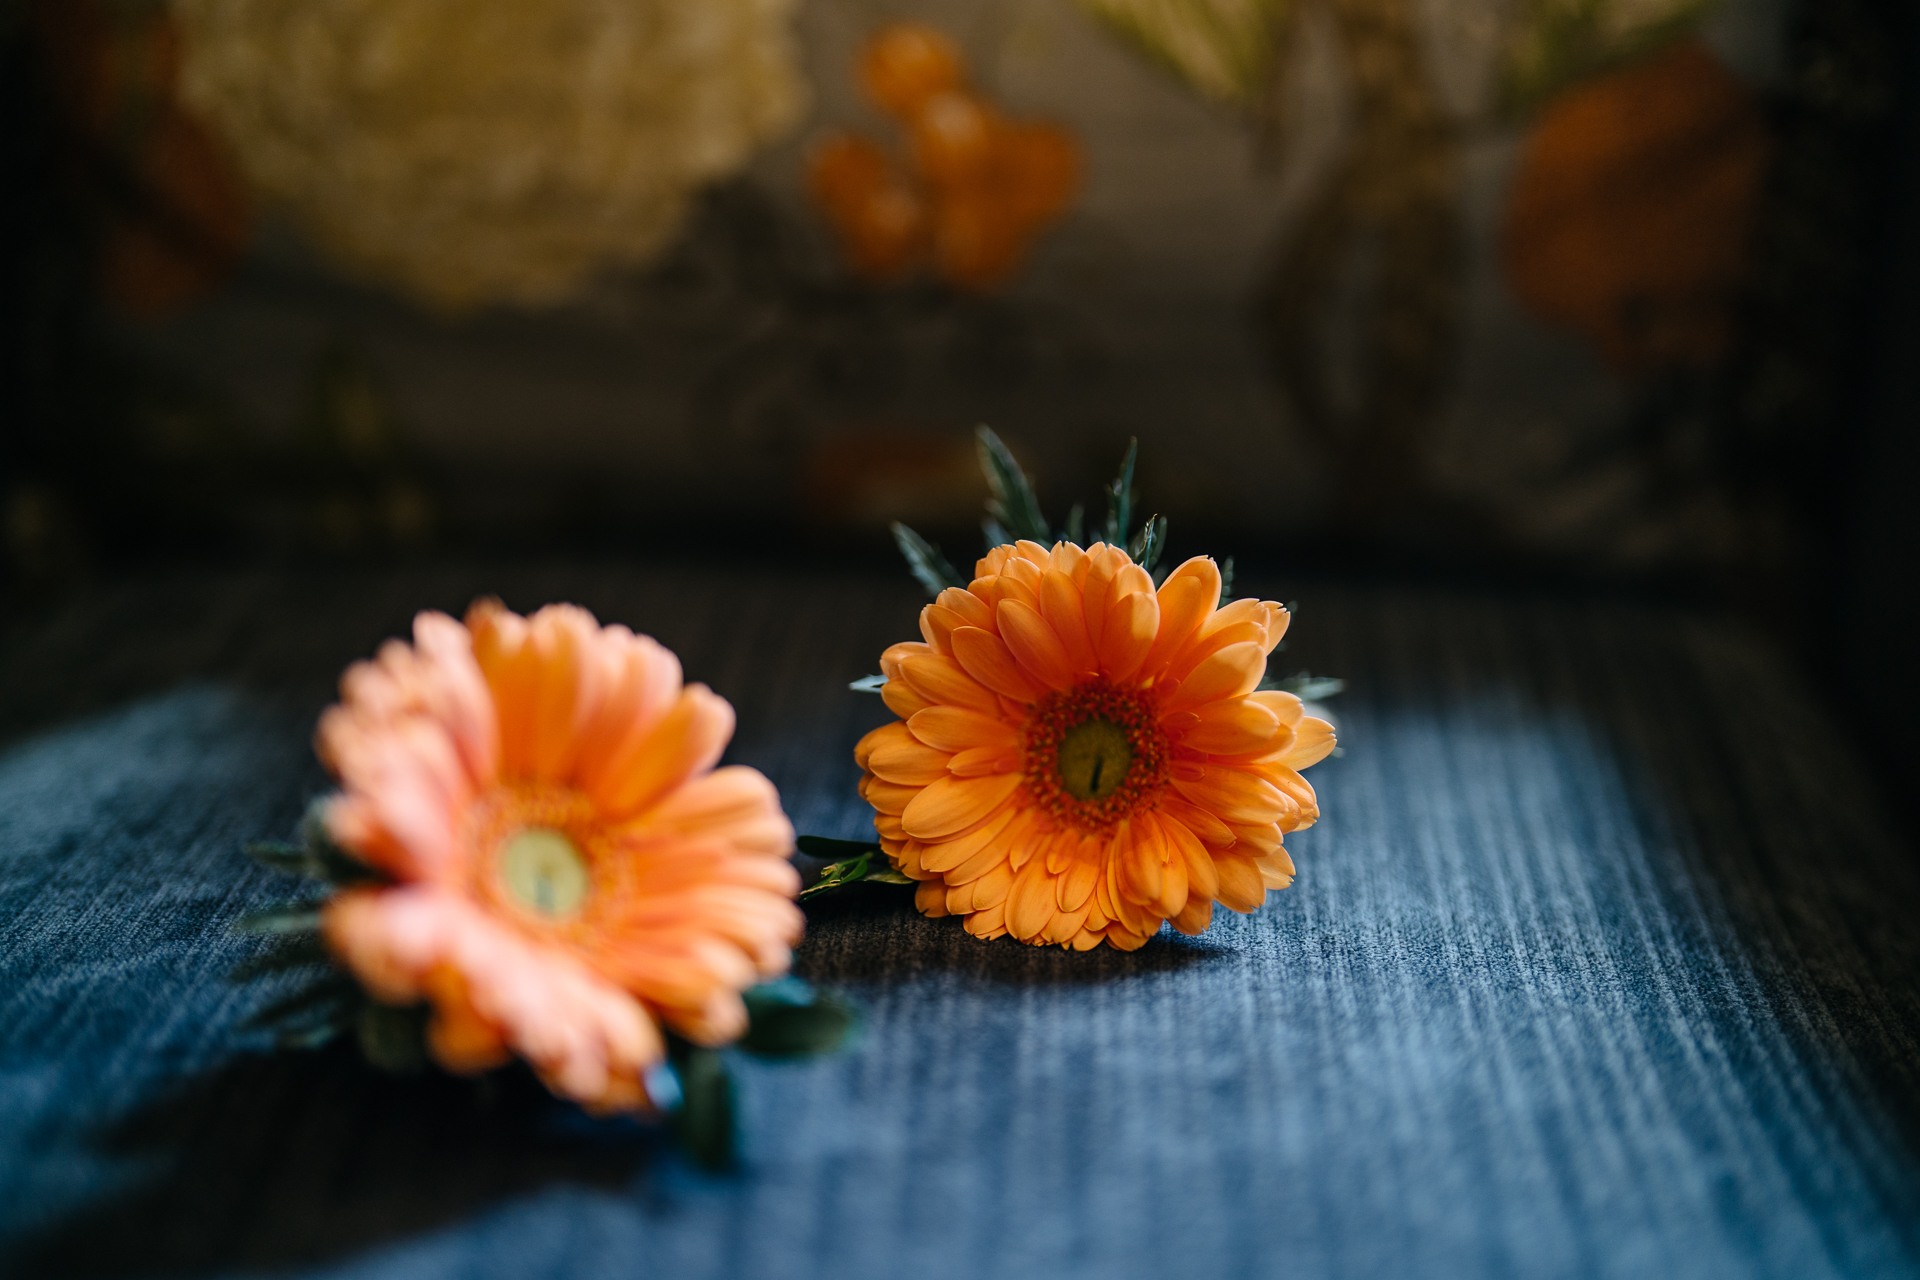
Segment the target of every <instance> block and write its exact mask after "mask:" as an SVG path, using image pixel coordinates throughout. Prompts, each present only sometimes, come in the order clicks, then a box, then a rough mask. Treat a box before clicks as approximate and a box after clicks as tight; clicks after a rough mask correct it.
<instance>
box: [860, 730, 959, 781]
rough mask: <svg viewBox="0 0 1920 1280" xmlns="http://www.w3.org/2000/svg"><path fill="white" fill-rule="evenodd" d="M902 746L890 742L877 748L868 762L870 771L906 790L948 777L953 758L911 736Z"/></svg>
mask: <svg viewBox="0 0 1920 1280" xmlns="http://www.w3.org/2000/svg"><path fill="white" fill-rule="evenodd" d="M901 737H904V738H905V739H906V741H905V742H901V741H899V740H898V739H894V738H890V739H888V740H887V741H885V742H882V743H881V744H880V745H879V746H877V747H875V748H874V749H873V751H872V753H871V754H870V755H869V756H868V758H867V768H869V769H871V770H872V771H873V772H874V774H875V775H876V776H878V777H881V778H885V779H886V780H887V781H888V782H898V783H902V784H904V785H906V786H925V785H927V784H928V783H930V782H933V781H935V780H937V779H940V778H944V777H946V776H947V762H948V761H950V760H951V759H952V758H953V757H952V756H950V755H948V754H947V753H946V752H944V751H935V750H934V749H933V748H932V747H929V746H926V745H925V744H923V743H921V742H919V741H918V740H916V739H915V738H914V736H913V735H912V734H910V733H908V734H902V735H901Z"/></svg>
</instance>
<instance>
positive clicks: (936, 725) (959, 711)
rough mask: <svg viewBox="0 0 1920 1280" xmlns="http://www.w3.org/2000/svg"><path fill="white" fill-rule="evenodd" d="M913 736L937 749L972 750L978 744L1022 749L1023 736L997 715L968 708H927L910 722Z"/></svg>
mask: <svg viewBox="0 0 1920 1280" xmlns="http://www.w3.org/2000/svg"><path fill="white" fill-rule="evenodd" d="M907 728H908V729H910V730H911V731H912V732H913V736H914V737H915V738H918V739H919V740H920V741H921V742H924V743H926V744H927V745H928V746H930V747H932V748H933V749H934V750H936V751H969V750H972V749H973V748H975V747H996V748H1007V749H1010V750H1015V751H1017V750H1019V748H1020V735H1019V733H1018V732H1016V731H1015V729H1014V727H1013V726H1012V725H1010V724H1008V723H1007V722H1006V721H1004V720H1002V719H1000V718H999V717H998V716H990V715H986V714H983V713H982V712H978V711H974V710H971V709H969V708H967V707H952V706H941V707H928V708H927V709H926V710H925V711H921V712H917V713H915V715H914V717H913V719H911V720H909V721H908V722H907Z"/></svg>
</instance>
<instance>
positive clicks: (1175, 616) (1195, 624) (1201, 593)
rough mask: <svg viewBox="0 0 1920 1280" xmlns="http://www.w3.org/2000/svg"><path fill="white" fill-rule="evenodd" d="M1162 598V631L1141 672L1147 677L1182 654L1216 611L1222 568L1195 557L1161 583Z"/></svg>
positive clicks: (1155, 637) (1157, 673)
mask: <svg viewBox="0 0 1920 1280" xmlns="http://www.w3.org/2000/svg"><path fill="white" fill-rule="evenodd" d="M1159 599H1160V630H1159V632H1158V634H1156V635H1155V636H1154V639H1153V648H1152V649H1150V650H1149V651H1148V653H1147V656H1146V658H1145V660H1144V661H1142V662H1141V664H1140V674H1141V676H1142V677H1143V678H1147V679H1151V678H1153V677H1154V676H1157V675H1159V674H1160V673H1161V672H1163V671H1165V670H1166V668H1167V667H1168V666H1169V665H1170V664H1171V663H1173V661H1174V660H1175V659H1176V658H1178V657H1179V656H1180V653H1181V651H1182V650H1183V649H1185V648H1186V647H1187V645H1188V644H1189V643H1190V642H1191V641H1192V640H1193V637H1194V635H1195V633H1197V632H1198V631H1199V630H1200V624H1201V623H1203V622H1205V621H1206V620H1207V616H1208V615H1209V614H1211V613H1212V612H1213V607H1214V605H1216V604H1217V603H1219V600H1220V570H1219V569H1218V568H1216V567H1215V566H1214V563H1213V561H1211V560H1209V559H1207V558H1206V557H1205V556H1195V557H1194V558H1193V559H1191V560H1189V561H1187V562H1186V563H1185V564H1183V565H1181V566H1180V567H1179V568H1178V569H1175V570H1174V571H1173V572H1172V573H1171V574H1169V575H1168V576H1167V580H1166V581H1165V582H1163V583H1161V584H1160V591H1159Z"/></svg>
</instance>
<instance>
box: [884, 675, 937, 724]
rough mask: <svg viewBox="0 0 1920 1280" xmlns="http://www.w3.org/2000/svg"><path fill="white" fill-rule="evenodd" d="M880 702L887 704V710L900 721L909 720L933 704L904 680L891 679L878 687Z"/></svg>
mask: <svg viewBox="0 0 1920 1280" xmlns="http://www.w3.org/2000/svg"><path fill="white" fill-rule="evenodd" d="M880 701H882V702H884V703H886V704H887V710H889V711H891V712H893V714H895V715H897V716H899V717H900V718H901V719H902V720H910V719H912V718H913V717H914V716H915V715H917V714H919V713H920V712H922V711H924V710H926V709H927V708H928V707H930V706H932V705H933V703H932V702H931V701H930V700H929V699H927V698H924V697H922V696H921V695H920V693H919V692H918V691H917V690H915V689H914V687H913V686H912V685H910V684H908V683H907V682H906V681H905V680H904V679H898V678H896V679H891V680H888V681H887V682H886V683H885V684H883V685H881V686H880Z"/></svg>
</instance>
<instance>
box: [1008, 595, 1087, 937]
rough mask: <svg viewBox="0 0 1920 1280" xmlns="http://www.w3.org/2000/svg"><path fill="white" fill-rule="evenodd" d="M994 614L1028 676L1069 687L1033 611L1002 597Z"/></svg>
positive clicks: (1066, 669)
mask: <svg viewBox="0 0 1920 1280" xmlns="http://www.w3.org/2000/svg"><path fill="white" fill-rule="evenodd" d="M997 617H998V618H999V622H1000V639H1001V640H1002V641H1003V642H1005V644H1006V646H1007V650H1008V652H1010V653H1011V654H1012V655H1013V657H1014V660H1015V661H1016V662H1018V663H1019V664H1020V666H1021V667H1022V668H1023V669H1024V670H1025V671H1026V673H1027V674H1028V675H1030V676H1032V677H1033V678H1034V679H1035V680H1037V681H1038V682H1039V683H1041V684H1042V685H1045V686H1046V687H1047V688H1050V689H1069V688H1072V687H1073V683H1074V674H1075V673H1074V666H1073V662H1072V661H1071V660H1070V659H1069V658H1068V657H1067V650H1066V646H1065V645H1063V644H1061V643H1060V637H1059V636H1056V635H1055V634H1054V633H1053V628H1052V627H1050V626H1048V625H1047V620H1046V619H1045V618H1043V617H1041V616H1040V614H1039V612H1038V611H1037V610H1035V609H1031V608H1029V607H1028V606H1026V605H1024V604H1021V603H1020V602H1019V601H1018V600H1003V601H1001V602H1000V608H999V610H998V611H997ZM1014 936H1016V937H1018V936H1019V935H1018V933H1016V934H1015V935H1014Z"/></svg>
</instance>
